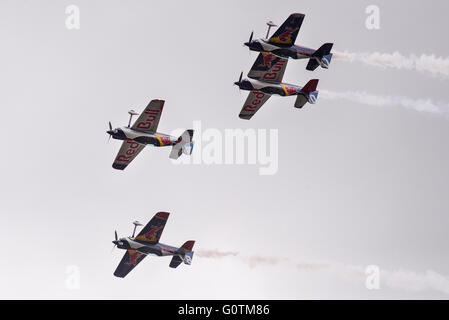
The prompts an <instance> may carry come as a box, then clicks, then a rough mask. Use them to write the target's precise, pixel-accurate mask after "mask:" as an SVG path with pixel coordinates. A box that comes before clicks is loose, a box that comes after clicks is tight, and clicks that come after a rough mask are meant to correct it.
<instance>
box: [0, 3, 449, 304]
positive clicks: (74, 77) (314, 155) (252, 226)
mask: <svg viewBox="0 0 449 320" xmlns="http://www.w3.org/2000/svg"><path fill="white" fill-rule="evenodd" d="M372 4H374V5H377V6H378V7H379V9H380V11H379V14H380V29H378V30H369V29H367V28H366V26H365V20H366V18H367V17H368V14H366V13H365V9H366V7H367V6H368V5H372ZM68 5H76V6H78V8H79V10H80V29H79V30H68V29H67V28H66V24H65V20H66V18H67V15H66V13H65V10H66V7H67V6H68ZM448 9H449V4H448V3H447V2H446V1H442V0H441V1H433V2H432V5H424V4H423V2H422V1H407V2H405V1H395V2H394V3H393V2H392V1H338V2H336V1H319V2H317V1H282V2H279V1H265V0H264V1H243V2H242V1H162V2H161V1H158V2H150V1H132V2H131V1H129V2H124V1H17V0H15V1H6V0H3V1H1V2H0V39H2V46H1V47H2V49H1V50H0V61H1V72H0V88H1V94H0V105H1V110H2V117H1V118H2V121H1V125H0V133H1V136H2V137H3V148H2V150H3V152H2V156H1V157H0V168H1V169H0V170H1V180H0V194H1V201H0V219H1V223H0V232H1V235H2V238H3V242H2V256H3V258H2V259H0V268H1V274H0V297H1V298H57V299H60V298H61V299H68V298H86V299H90V298H112V299H118V298H120V299H128V298H141V299H179V298H192V299H197V298H203V299H207V298H211V299H216V298H217V299H218V298H221V299H232V298H235V299H239V298H256V299H259V298H260V299H276V298H283V299H299V298H343V299H345V298H366V299H379V298H411V299H417V298H442V299H447V298H448V297H449V284H448V283H449V280H448V279H449V257H448V255H447V252H449V241H448V236H447V233H448V232H447V230H448V227H449V197H448V190H449V188H448V187H449V182H448V181H449V169H448V168H449V166H448V163H449V148H448V142H447V139H448V137H449V118H448V117H447V115H445V114H438V113H431V112H419V111H416V110H411V109H408V108H404V107H402V106H401V105H400V104H398V105H387V106H382V107H380V106H376V105H370V104H366V103H359V102H355V101H351V100H345V99H325V97H322V98H321V99H320V97H319V98H318V101H317V103H316V104H315V105H310V104H307V105H306V106H305V107H304V108H303V109H301V110H298V109H295V108H294V107H293V104H294V100H295V99H294V98H293V97H285V98H283V97H272V98H271V99H270V100H269V101H268V102H267V103H266V104H265V105H264V106H263V107H262V108H261V109H260V111H259V112H258V113H257V114H256V115H255V116H254V117H253V118H252V120H250V121H244V120H241V119H239V118H238V113H239V111H240V109H241V107H242V105H243V102H244V101H245V99H246V95H247V93H246V92H244V91H242V92H241V93H239V90H238V88H237V87H235V86H233V82H234V81H236V80H237V79H238V76H239V74H240V72H241V71H244V73H245V74H246V73H247V72H248V70H249V68H250V67H251V65H252V63H253V61H254V59H255V58H256V56H257V55H256V53H252V54H251V55H250V54H249V53H248V49H247V48H246V47H243V46H242V44H243V42H245V41H247V39H248V37H249V35H250V33H251V31H253V30H254V33H255V37H263V36H265V33H266V25H265V22H266V21H268V20H273V21H274V22H275V23H277V24H281V23H282V22H283V21H284V20H285V19H286V18H287V16H288V15H289V14H291V13H294V12H300V13H304V14H305V15H306V17H305V20H304V22H303V25H302V28H301V30H300V33H299V35H298V38H297V41H296V43H297V44H300V45H305V46H308V47H312V48H318V47H319V46H320V45H321V44H322V43H325V42H333V43H334V44H335V45H334V50H335V51H339V52H344V51H348V52H355V53H357V52H362V53H363V52H364V53H373V52H379V53H388V54H391V53H393V52H395V51H398V52H399V53H401V54H402V55H404V56H407V57H408V56H410V55H412V54H414V55H417V56H420V55H421V54H426V55H432V54H434V55H435V56H436V57H443V58H444V59H446V58H448V57H449V54H448V51H449V44H448V43H447V41H446V38H447V37H446V34H445V33H446V31H447V29H448V26H449V22H448V20H447V17H446V12H447V10H448ZM306 64H307V62H306V61H305V60H296V61H294V60H291V61H289V62H288V66H287V71H286V73H285V77H284V80H285V81H286V82H289V83H295V84H298V85H303V84H305V83H306V82H307V81H308V80H309V79H312V78H319V79H320V83H319V85H318V90H320V89H322V90H329V91H332V92H347V91H358V92H366V93H368V94H371V95H375V96H381V97H382V96H384V95H388V96H393V97H396V96H398V97H406V98H409V99H412V100H418V99H432V101H434V102H435V103H440V104H443V105H444V104H445V105H447V103H448V102H449V92H448V91H447V86H448V81H449V80H448V79H447V77H444V76H441V75H433V74H431V73H426V72H419V71H414V70H408V69H398V68H389V67H387V68H380V67H376V66H371V65H368V64H364V63H362V62H358V61H354V62H347V61H341V60H337V59H334V60H333V61H332V62H331V64H330V68H329V69H328V70H324V69H321V68H318V69H317V70H316V71H314V72H310V71H307V70H305V67H306ZM156 98H159V99H165V100H166V103H165V108H164V113H163V115H162V118H161V121H160V124H159V130H160V131H161V132H166V133H170V132H171V131H172V130H173V129H178V128H190V127H192V125H193V121H199V120H200V121H201V126H202V129H203V131H204V130H205V129H208V128H215V129H218V130H220V131H221V132H224V129H236V128H242V129H256V130H257V129H277V130H278V135H279V143H278V152H279V159H278V160H279V169H278V171H277V173H276V174H275V175H271V176H261V175H259V170H258V166H257V165H206V164H197V165H174V164H173V163H172V162H171V161H170V160H169V159H168V154H169V151H170V150H169V149H168V148H160V149H156V148H146V149H145V150H143V151H142V152H141V154H140V155H139V156H138V157H137V158H136V159H135V160H134V162H133V163H132V164H131V165H129V167H128V168H127V169H126V170H125V171H123V172H121V171H116V170H114V169H112V167H111V164H112V161H113V159H114V157H115V155H116V153H117V152H118V150H119V148H120V142H119V141H116V140H111V141H110V142H109V143H107V134H106V130H107V126H108V121H111V122H112V124H113V125H114V127H117V126H122V125H126V124H127V121H128V114H127V111H128V110H129V109H131V108H133V109H135V110H136V111H138V112H140V111H141V110H142V109H143V108H144V107H145V106H146V105H147V103H148V102H149V101H150V100H151V99H156ZM195 138H196V139H197V140H200V139H201V136H199V135H197V136H196V137H195ZM194 140H195V139H194ZM198 152H201V148H196V149H194V156H195V153H198ZM157 211H168V212H170V213H171V215H170V218H169V220H168V223H167V225H166V227H165V230H164V233H163V235H162V238H161V242H163V243H166V244H169V245H173V246H180V245H181V244H182V243H184V242H185V241H186V240H190V239H193V240H196V244H195V247H194V249H195V251H196V253H195V255H194V258H193V262H192V265H191V266H186V265H181V266H180V267H179V268H177V269H171V268H169V267H168V264H169V262H170V258H169V257H163V258H159V257H148V258H146V259H145V260H144V261H143V262H142V263H141V264H139V265H138V266H137V267H136V268H135V269H134V270H133V271H132V272H131V273H130V274H129V275H128V276H127V277H126V278H125V279H118V278H115V277H114V276H113V275H112V273H113V271H114V270H115V268H116V266H117V264H118V263H119V261H120V259H121V257H122V255H123V253H124V251H122V250H118V249H116V250H115V251H113V252H112V253H111V249H112V243H111V241H112V240H113V237H114V230H117V231H118V233H119V236H129V235H131V233H132V224H131V222H132V221H134V220H136V219H137V220H139V221H141V222H143V223H146V222H147V221H148V220H149V219H150V218H151V217H152V216H153V215H154V214H155V213H156V212H157ZM201 252H203V255H201ZM207 252H209V253H210V252H215V253H216V254H218V253H222V254H224V253H226V252H231V253H233V254H230V255H228V256H225V257H215V258H211V257H208V255H207V254H206V253H207ZM368 265H376V266H378V267H379V268H380V270H381V271H382V274H381V278H380V289H378V290H368V289H367V288H366V286H365V275H364V271H365V267H366V266H368ZM70 266H75V267H76V268H77V269H76V270H79V272H80V278H79V280H80V281H79V283H80V288H79V289H76V288H75V290H71V289H70V286H69V287H68V286H67V281H68V277H70V274H67V271H68V270H73V269H70ZM68 268H69V269H68Z"/></svg>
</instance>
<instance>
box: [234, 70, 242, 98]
mask: <svg viewBox="0 0 449 320" xmlns="http://www.w3.org/2000/svg"><path fill="white" fill-rule="evenodd" d="M242 77H243V71H242V72H241V73H240V77H239V81H237V82H234V84H235V85H236V86H238V87H239V93H241V90H240V83H241V82H242Z"/></svg>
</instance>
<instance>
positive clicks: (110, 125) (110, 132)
mask: <svg viewBox="0 0 449 320" xmlns="http://www.w3.org/2000/svg"><path fill="white" fill-rule="evenodd" d="M106 132H107V133H108V134H109V138H108V142H109V140H111V136H112V124H111V121H109V131H106Z"/></svg>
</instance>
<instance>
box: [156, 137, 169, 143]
mask: <svg viewBox="0 0 449 320" xmlns="http://www.w3.org/2000/svg"><path fill="white" fill-rule="evenodd" d="M158 138H159V141H160V142H161V145H166V144H170V143H171V139H170V138H169V137H166V136H158Z"/></svg>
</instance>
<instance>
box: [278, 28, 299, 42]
mask: <svg viewBox="0 0 449 320" xmlns="http://www.w3.org/2000/svg"><path fill="white" fill-rule="evenodd" d="M297 30H298V28H288V27H287V28H285V31H284V32H283V33H281V34H280V35H279V40H281V41H282V42H291V41H292V39H291V36H292V33H293V32H295V31H297Z"/></svg>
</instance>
